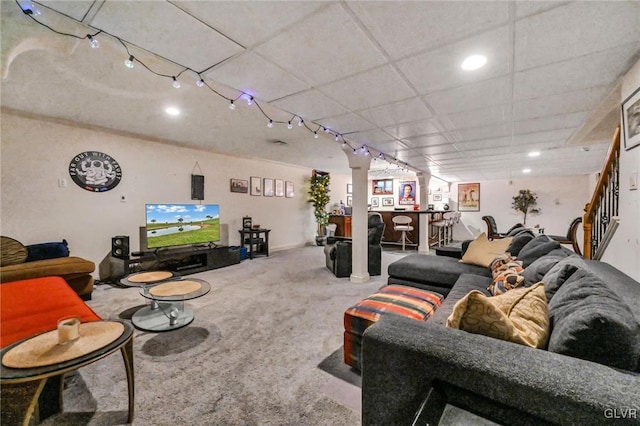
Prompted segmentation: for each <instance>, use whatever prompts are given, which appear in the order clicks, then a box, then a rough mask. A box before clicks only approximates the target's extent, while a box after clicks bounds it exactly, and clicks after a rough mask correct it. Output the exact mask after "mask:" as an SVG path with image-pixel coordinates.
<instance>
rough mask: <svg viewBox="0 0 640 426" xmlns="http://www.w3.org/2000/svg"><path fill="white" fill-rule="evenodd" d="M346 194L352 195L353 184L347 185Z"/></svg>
mask: <svg viewBox="0 0 640 426" xmlns="http://www.w3.org/2000/svg"><path fill="white" fill-rule="evenodd" d="M347 194H353V184H351V183H348V184H347Z"/></svg>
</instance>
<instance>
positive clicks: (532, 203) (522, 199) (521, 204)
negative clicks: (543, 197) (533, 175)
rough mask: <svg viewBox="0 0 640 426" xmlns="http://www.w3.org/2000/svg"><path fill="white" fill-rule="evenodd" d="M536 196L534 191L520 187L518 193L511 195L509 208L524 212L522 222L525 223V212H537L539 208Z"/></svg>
mask: <svg viewBox="0 0 640 426" xmlns="http://www.w3.org/2000/svg"><path fill="white" fill-rule="evenodd" d="M537 200H538V196H537V195H536V193H535V192H531V191H530V190H528V189H521V190H520V191H519V192H518V195H516V196H515V197H513V202H512V203H511V208H512V209H514V210H516V211H519V212H521V213H523V214H524V220H523V221H522V223H524V224H525V225H526V224H527V214H539V213H540V209H539V208H538V207H536V206H537V204H538V202H537Z"/></svg>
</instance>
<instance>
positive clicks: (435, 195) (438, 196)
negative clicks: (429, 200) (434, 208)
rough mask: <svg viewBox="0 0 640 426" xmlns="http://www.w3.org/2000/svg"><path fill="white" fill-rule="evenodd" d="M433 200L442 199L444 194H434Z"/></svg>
mask: <svg viewBox="0 0 640 426" xmlns="http://www.w3.org/2000/svg"><path fill="white" fill-rule="evenodd" d="M433 201H442V194H433Z"/></svg>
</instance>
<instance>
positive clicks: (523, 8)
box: [515, 1, 567, 18]
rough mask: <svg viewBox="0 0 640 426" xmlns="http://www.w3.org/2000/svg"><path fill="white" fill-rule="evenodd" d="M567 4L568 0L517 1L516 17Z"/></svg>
mask: <svg viewBox="0 0 640 426" xmlns="http://www.w3.org/2000/svg"><path fill="white" fill-rule="evenodd" d="M566 4H567V2H566V1H519V2H516V3H515V6H516V18H524V17H526V16H530V15H535V14H538V13H540V12H544V11H546V10H549V9H553V8H554V7H561V6H565V5H566Z"/></svg>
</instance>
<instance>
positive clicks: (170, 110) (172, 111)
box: [164, 107, 180, 115]
mask: <svg viewBox="0 0 640 426" xmlns="http://www.w3.org/2000/svg"><path fill="white" fill-rule="evenodd" d="M164 112H166V113H167V114H169V115H180V110H179V109H178V108H174V107H169V108H167V109H165V110H164Z"/></svg>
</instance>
